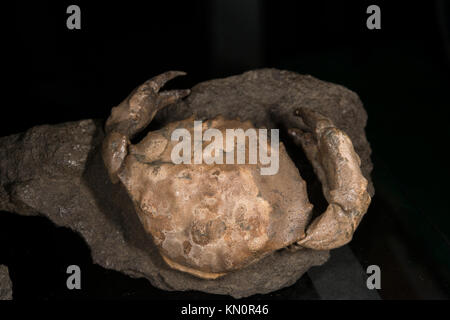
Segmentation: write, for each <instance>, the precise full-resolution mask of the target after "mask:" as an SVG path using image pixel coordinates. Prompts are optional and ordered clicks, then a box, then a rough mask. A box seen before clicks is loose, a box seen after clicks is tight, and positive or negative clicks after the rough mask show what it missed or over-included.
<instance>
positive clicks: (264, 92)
mask: <svg viewBox="0 0 450 320" xmlns="http://www.w3.org/2000/svg"><path fill="white" fill-rule="evenodd" d="M305 105H307V106H309V107H311V108H314V109H316V110H318V111H320V112H322V113H323V114H325V115H326V116H328V117H329V118H331V119H332V120H333V121H334V122H335V124H336V125H337V126H338V127H339V128H341V129H343V130H344V131H345V132H346V133H347V134H348V135H349V136H350V138H351V139H352V141H353V143H354V146H355V150H356V152H357V153H358V154H359V156H360V158H361V161H362V170H363V173H364V175H365V176H366V178H368V180H369V182H370V181H371V180H370V172H371V170H372V165H371V162H370V152H371V150H370V146H369V144H368V142H367V140H366V137H365V133H364V127H365V125H366V120H367V115H366V113H365V111H364V109H363V107H362V103H361V101H360V100H359V98H358V96H357V95H356V94H355V93H353V92H351V91H349V90H348V89H345V88H344V87H342V86H338V85H335V84H331V83H327V82H323V81H320V80H317V79H315V78H313V77H311V76H304V75H299V74H296V73H293V72H287V71H280V70H274V69H263V70H255V71H250V72H246V73H244V74H242V75H238V76H233V77H229V78H225V79H216V80H211V81H207V82H203V83H200V84H198V85H196V86H195V87H194V88H192V93H191V95H190V96H189V97H188V98H187V99H185V100H184V101H180V102H179V103H177V104H174V105H172V106H170V107H168V108H167V109H165V110H163V111H161V112H160V113H159V114H158V115H157V118H156V120H157V121H158V122H160V123H162V124H163V123H167V122H169V121H173V120H181V119H184V118H187V117H189V116H191V115H192V114H196V115H197V117H198V118H201V119H207V118H211V117H214V116H216V115H218V114H221V115H223V116H225V117H229V118H236V117H239V118H240V119H242V120H251V121H252V122H253V123H254V124H255V125H256V126H257V127H262V126H265V127H267V128H273V127H278V128H279V127H283V128H285V127H286V128H287V127H296V126H301V120H299V119H298V118H295V117H293V116H292V115H293V112H294V110H295V109H296V108H297V107H299V106H305ZM299 121H300V122H299ZM103 136H104V133H103V129H102V123H101V122H100V121H95V120H83V121H77V122H70V123H63V124H58V125H52V126H50V125H44V126H38V127H34V128H31V129H29V130H28V131H27V132H25V133H22V134H16V135H11V136H8V137H3V138H0V210H4V211H10V212H16V213H19V214H22V215H43V216H46V217H48V218H49V219H50V220H52V221H53V222H54V223H55V224H56V225H59V226H65V227H68V228H71V229H72V230H74V231H76V232H78V233H79V234H81V236H82V237H83V238H84V239H85V241H86V242H87V244H88V245H89V247H90V248H91V253H92V258H93V261H94V262H95V263H97V264H99V265H101V266H102V267H105V268H108V269H113V270H117V271H121V272H123V273H125V274H127V275H129V276H132V277H144V278H147V279H148V280H149V281H150V282H151V283H152V284H153V285H154V286H156V287H158V288H161V289H164V290H199V291H204V292H209V293H216V294H227V295H231V296H233V297H235V298H240V297H246V296H250V295H253V294H263V293H268V292H271V291H274V290H278V289H281V288H283V287H286V286H289V285H291V284H293V283H295V282H296V281H297V280H298V279H299V278H300V277H301V276H302V275H303V274H304V273H305V272H306V271H307V270H308V269H309V268H310V267H312V266H318V265H321V264H323V263H324V262H325V261H326V260H327V259H328V256H329V253H328V251H313V250H309V249H302V250H298V251H290V250H287V249H285V250H280V251H277V252H274V253H272V254H271V255H269V256H267V257H265V258H264V259H262V260H260V261H259V262H257V263H255V264H253V265H251V266H248V267H246V268H244V269H242V270H239V271H236V272H234V273H231V274H228V275H226V276H224V277H222V278H219V279H217V280H203V279H198V278H196V277H193V276H191V275H188V274H185V273H182V272H178V271H175V270H172V269H170V268H169V267H168V266H167V265H166V264H165V263H164V262H163V261H162V259H161V257H160V255H159V253H158V252H157V250H156V248H155V246H154V245H153V243H152V241H151V239H150V238H149V236H148V235H146V234H145V232H144V230H143V228H142V226H141V224H140V222H139V220H138V218H137V216H136V214H135V212H134V209H133V206H132V204H131V201H130V199H129V197H128V196H127V194H126V192H125V190H124V189H123V187H122V186H121V185H120V184H117V185H113V184H112V183H111V182H110V180H109V178H108V176H107V172H106V169H105V167H104V165H103V162H102V160H101V156H100V153H99V147H100V144H101V141H102V139H103ZM370 194H371V195H373V187H372V184H371V182H370Z"/></svg>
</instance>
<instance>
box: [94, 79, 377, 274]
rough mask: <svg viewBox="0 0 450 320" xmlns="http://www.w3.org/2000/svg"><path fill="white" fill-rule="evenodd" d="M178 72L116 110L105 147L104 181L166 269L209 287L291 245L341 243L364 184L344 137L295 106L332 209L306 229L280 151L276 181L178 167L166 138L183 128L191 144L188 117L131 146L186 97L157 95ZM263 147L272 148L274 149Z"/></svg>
mask: <svg viewBox="0 0 450 320" xmlns="http://www.w3.org/2000/svg"><path fill="white" fill-rule="evenodd" d="M183 74H184V73H182V72H177V71H170V72H167V73H164V74H161V75H159V76H156V77H154V78H152V79H150V80H149V81H147V82H146V83H144V84H143V85H141V86H140V87H138V88H137V89H136V90H135V91H133V92H132V93H131V95H130V96H129V97H128V98H127V99H126V100H124V101H123V102H122V103H121V104H120V105H119V106H117V107H115V108H113V111H112V113H111V116H110V117H109V118H108V121H107V123H106V128H105V129H106V130H105V131H106V133H107V136H106V138H105V140H104V142H103V147H102V148H103V150H102V154H103V158H104V161H105V165H106V168H107V169H108V172H109V174H110V177H111V180H112V181H113V182H117V181H118V180H120V181H121V183H122V184H123V185H124V186H125V188H126V189H127V191H128V194H129V195H130V197H131V199H132V200H133V202H134V205H135V208H136V211H137V214H138V216H139V218H140V220H141V222H142V224H143V226H144V228H145V229H146V230H147V232H148V233H150V234H151V235H152V237H153V239H154V242H155V244H156V245H157V246H158V247H159V249H160V252H161V254H162V257H163V258H164V260H165V261H166V263H167V264H169V265H170V266H171V267H173V268H175V269H178V270H180V271H184V272H188V273H191V274H193V275H196V276H198V277H201V278H205V279H214V278H217V277H219V276H222V275H224V274H226V273H228V272H230V271H233V270H237V269H241V268H243V267H245V266H247V265H249V264H251V263H252V262H255V261H257V260H260V259H261V258H262V257H264V256H265V255H267V254H269V253H271V252H273V251H275V250H277V249H281V248H284V247H287V246H290V245H293V244H294V245H295V246H297V247H305V248H310V249H315V250H329V249H333V248H337V247H340V246H342V245H344V244H346V243H348V242H349V241H350V240H351V239H352V236H353V233H354V232H355V230H356V228H357V226H358V224H359V222H360V221H361V218H362V216H363V215H364V214H365V213H366V211H367V208H368V206H369V204H370V200H371V199H370V195H369V193H368V191H367V188H368V181H367V180H366V178H364V176H363V174H362V172H361V170H360V165H361V161H360V158H359V156H358V155H357V154H356V152H355V150H354V148H353V144H352V141H351V140H350V138H349V137H348V135H347V134H345V133H344V132H343V131H342V130H340V129H338V128H336V127H335V125H334V124H333V123H332V121H331V120H330V119H329V118H327V117H325V116H324V115H322V114H320V113H318V112H315V111H313V110H310V109H308V108H304V107H302V108H299V109H298V110H296V113H295V115H292V116H296V117H300V118H301V119H302V127H301V128H290V129H289V130H288V133H289V134H290V136H291V137H292V138H293V140H294V142H295V143H296V144H297V146H298V147H302V148H303V150H304V152H305V154H306V155H307V157H308V159H309V160H310V161H311V163H312V165H313V167H314V170H315V172H316V174H317V176H318V178H319V180H320V181H321V183H322V188H323V193H324V195H325V198H326V199H327V201H328V203H329V206H328V208H327V209H326V211H325V212H324V213H323V214H321V215H320V216H319V217H317V218H316V219H314V220H313V221H312V223H311V224H310V225H309V226H308V223H309V222H310V221H309V220H310V218H311V212H312V205H311V204H310V203H309V201H308V197H307V190H306V187H307V186H306V183H305V181H304V180H303V179H302V178H301V176H300V173H299V171H298V169H297V168H296V167H295V165H294V163H293V162H292V161H291V159H290V158H289V156H288V154H287V153H286V151H285V148H284V146H283V144H282V143H280V148H279V170H278V172H277V173H276V174H274V175H261V173H260V169H261V166H262V165H261V163H260V162H259V163H257V164H249V162H246V163H247V164H236V163H235V164H201V163H200V164H198V163H194V160H193V158H194V156H193V155H191V162H192V164H176V163H175V162H174V161H173V159H172V157H171V155H172V149H173V148H174V146H175V145H176V144H177V143H178V141H172V139H171V135H172V133H173V131H174V130H175V129H179V128H183V129H187V130H188V131H189V132H190V134H191V136H195V133H194V118H192V117H191V118H188V119H185V120H182V121H176V122H172V123H168V124H166V126H165V127H163V128H162V129H160V130H157V131H153V132H150V133H148V135H147V136H146V137H145V138H144V139H143V140H142V141H141V142H140V143H138V144H137V145H132V144H131V143H130V139H131V138H132V137H134V136H135V135H136V133H137V132H139V131H141V130H142V129H143V128H145V127H146V126H147V125H148V124H149V123H150V122H151V120H152V119H153V118H154V117H155V115H156V113H157V112H158V111H159V110H161V109H163V108H164V107H165V106H167V105H169V104H172V103H174V102H176V101H177V100H179V99H181V98H183V97H185V96H187V95H188V94H189V91H188V90H172V91H164V92H161V93H159V90H160V88H161V87H162V86H163V85H164V83H165V82H167V81H168V80H170V79H172V78H174V77H176V76H178V75H183ZM210 128H214V129H218V130H219V131H221V132H222V136H223V137H224V139H225V137H226V129H243V130H244V131H245V130H247V129H249V128H253V126H252V124H251V123H250V122H248V121H247V122H241V121H240V120H236V119H234V120H233V119H231V120H230V119H225V118H223V117H216V118H214V119H208V121H206V122H205V123H204V124H203V127H202V130H203V131H204V130H207V129H210ZM223 145H226V141H224V142H223ZM245 146H246V148H247V149H246V154H248V146H249V145H248V144H246V145H245ZM204 147H206V146H204ZM259 147H261V146H259ZM266 148H267V149H268V150H271V145H270V144H267V146H266ZM192 149H193V148H192ZM227 151H228V150H227ZM269 152H272V151H269ZM305 230H306V231H305Z"/></svg>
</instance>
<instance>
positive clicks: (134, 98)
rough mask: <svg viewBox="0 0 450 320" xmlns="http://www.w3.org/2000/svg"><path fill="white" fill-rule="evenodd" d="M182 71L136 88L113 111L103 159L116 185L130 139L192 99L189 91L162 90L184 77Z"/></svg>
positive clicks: (166, 74)
mask: <svg viewBox="0 0 450 320" xmlns="http://www.w3.org/2000/svg"><path fill="white" fill-rule="evenodd" d="M185 74H186V73H185V72H182V71H168V72H165V73H163V74H160V75H157V76H156V77H153V78H151V79H150V80H147V81H146V82H145V83H144V84H142V85H141V86H139V87H137V88H136V89H135V90H134V91H133V92H132V93H131V94H130V95H129V96H128V97H127V98H126V99H125V100H124V101H122V103H120V104H119V105H118V106H117V107H114V108H113V109H112V111H111V115H110V116H109V118H108V120H107V121H106V125H105V132H106V137H105V140H104V142H103V145H102V155H103V160H104V162H105V165H106V168H107V170H108V173H109V176H110V178H111V181H112V182H113V183H116V182H117V181H118V178H117V173H118V172H119V171H120V168H121V166H122V163H123V161H124V159H125V157H126V155H127V153H128V145H129V144H130V139H131V138H133V137H134V136H135V135H136V134H137V133H138V132H140V131H141V130H143V129H144V128H145V127H147V126H148V125H149V124H150V122H151V121H152V120H153V118H154V117H155V115H156V113H157V112H158V111H159V110H161V109H162V108H164V107H165V106H167V105H170V104H172V103H174V102H176V101H177V100H179V99H181V98H184V97H186V96H187V95H189V93H190V90H169V91H163V92H161V93H159V90H160V89H161V88H162V87H163V86H164V84H166V82H168V81H169V80H171V79H173V78H175V77H178V76H182V75H185Z"/></svg>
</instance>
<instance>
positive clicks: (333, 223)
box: [289, 108, 371, 250]
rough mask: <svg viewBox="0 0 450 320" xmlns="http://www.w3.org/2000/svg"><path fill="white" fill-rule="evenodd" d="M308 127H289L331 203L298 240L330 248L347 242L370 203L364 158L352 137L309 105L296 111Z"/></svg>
mask: <svg viewBox="0 0 450 320" xmlns="http://www.w3.org/2000/svg"><path fill="white" fill-rule="evenodd" d="M296 115H297V116H299V117H301V118H302V120H303V122H304V123H305V125H306V128H307V131H309V132H305V131H303V130H300V129H290V130H289V134H290V135H291V136H292V137H293V139H294V141H295V142H296V143H297V144H298V145H301V146H302V147H303V149H304V151H305V153H306V156H307V157H308V159H309V161H311V163H312V165H313V167H314V171H315V172H316V174H317V176H318V178H319V180H320V181H321V183H322V189H323V193H324V196H325V198H326V200H327V201H328V203H329V205H328V208H327V209H326V211H325V212H324V213H322V214H321V215H320V216H319V217H317V218H316V219H314V221H313V222H312V223H311V224H310V226H309V227H308V229H307V230H306V236H305V237H304V238H303V239H301V240H300V241H298V244H299V245H300V246H303V247H307V248H311V249H316V250H329V249H333V248H337V247H340V246H343V245H345V244H346V243H348V242H349V241H350V240H351V239H352V236H353V233H354V232H355V230H356V228H357V227H358V224H359V222H360V221H361V219H362V217H363V215H364V214H365V213H366V211H367V208H368V206H369V204H370V201H371V199H370V196H369V194H368V192H367V180H366V179H365V178H364V176H363V175H362V173H361V170H360V165H361V161H360V159H359V157H358V155H357V154H356V152H355V150H354V148H353V144H352V142H351V140H350V138H349V137H348V136H347V135H346V134H345V133H344V132H343V131H341V130H339V129H338V128H336V127H335V126H334V124H333V123H332V121H331V120H330V119H328V118H326V117H324V116H323V115H322V114H320V113H318V112H315V111H313V110H310V109H307V108H301V109H299V110H297V111H296Z"/></svg>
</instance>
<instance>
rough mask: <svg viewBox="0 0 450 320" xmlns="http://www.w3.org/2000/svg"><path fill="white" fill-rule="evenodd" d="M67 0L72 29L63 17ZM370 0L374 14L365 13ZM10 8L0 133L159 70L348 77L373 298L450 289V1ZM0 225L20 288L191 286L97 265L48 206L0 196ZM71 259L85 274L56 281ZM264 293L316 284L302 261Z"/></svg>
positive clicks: (2, 258)
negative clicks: (360, 114) (289, 281)
mask: <svg viewBox="0 0 450 320" xmlns="http://www.w3.org/2000/svg"><path fill="white" fill-rule="evenodd" d="M70 4H77V5H79V6H80V8H81V30H68V29H67V28H66V19H67V17H68V15H67V14H66V8H67V6H68V5H70ZM370 4H377V5H379V6H380V8H381V26H382V28H381V30H368V29H367V28H366V19H367V17H368V14H366V8H367V6H368V5H370ZM8 14H9V13H8ZM10 14H11V15H12V16H13V18H14V24H13V25H11V26H10V32H9V36H10V37H8V39H7V41H8V42H7V43H5V44H4V46H3V49H2V51H3V52H4V53H6V54H7V56H8V59H7V60H5V61H6V64H7V65H8V66H9V67H12V68H11V69H12V72H7V73H4V77H5V78H6V80H7V82H8V83H9V84H10V85H11V88H9V87H8V89H7V92H6V99H4V100H3V103H2V105H1V109H2V113H1V116H0V136H4V135H9V134H13V133H18V132H22V131H24V130H26V129H28V128H30V127H32V126H36V125H40V124H54V123H60V122H65V121H74V120H80V119H85V118H106V117H107V116H108V115H109V112H110V109H111V107H112V106H114V105H116V104H118V103H119V102H120V101H121V100H122V99H123V98H124V97H126V96H127V95H128V93H129V92H130V91H131V90H132V89H133V88H134V87H136V86H137V85H139V84H141V83H142V82H144V81H145V80H146V79H148V78H149V77H151V76H153V75H156V74H159V73H162V72H164V71H167V70H184V71H186V72H188V76H187V77H184V78H180V79H177V80H174V81H173V82H172V83H170V84H169V85H168V87H169V88H173V87H179V88H185V87H186V88H188V87H191V86H193V85H195V84H196V83H198V82H200V81H204V80H209V79H212V78H217V77H222V76H228V75H233V74H236V73H241V72H244V71H247V70H249V69H254V68H259V67H275V68H280V69H287V70H292V71H296V72H299V73H302V74H311V75H313V76H315V77H317V78H319V79H322V80H325V81H330V82H335V83H338V84H341V85H344V86H345V87H347V88H349V89H351V90H353V91H355V92H356V93H358V95H359V96H360V98H361V100H362V102H363V103H364V106H365V108H366V110H367V112H368V115H369V121H368V126H367V130H366V132H367V137H368V140H369V141H370V143H371V147H372V149H373V153H372V161H373V162H374V171H373V175H372V176H373V181H374V184H375V190H376V195H375V197H374V199H373V202H372V205H371V207H370V208H369V212H368V213H367V215H366V217H365V218H364V219H363V222H362V223H361V225H360V227H359V229H358V231H357V232H356V234H355V238H354V240H353V242H352V243H351V245H350V247H351V249H352V251H353V253H354V254H355V256H356V257H357V258H358V260H359V262H360V264H361V265H362V266H363V267H366V266H368V265H371V264H377V265H379V266H380V268H381V271H382V289H381V290H379V294H380V296H381V297H382V298H383V299H435V298H436V299H440V298H447V299H448V298H449V297H450V242H449V237H450V215H449V214H450V210H449V205H448V203H447V201H448V199H449V196H448V191H449V190H448V189H449V188H448V187H447V186H448V183H449V181H450V172H449V168H448V166H449V161H448V155H447V154H448V153H447V148H448V145H449V143H448V141H449V138H450V130H449V127H448V121H449V120H448V119H449V118H448V116H447V115H448V107H450V98H449V89H450V40H449V34H450V25H449V24H450V20H449V18H450V3H448V2H447V1H444V0H442V1H415V2H408V1H395V2H394V1H389V2H388V1H371V2H367V1H354V2H351V1H327V2H324V1H268V0H267V1H258V0H241V1H239V0H211V1H159V2H158V1H146V2H145V4H143V3H141V4H139V3H135V4H133V3H131V2H130V1H126V2H123V1H121V2H118V3H117V4H112V3H111V2H104V3H96V4H93V3H92V1H91V2H88V1H75V0H74V1H70V2H68V1H58V2H56V1H55V3H46V2H45V1H39V2H37V1H34V2H31V1H30V2H23V1H21V2H20V4H18V5H17V6H16V8H15V11H13V12H10ZM0 238H1V241H0V243H2V244H3V245H4V244H7V245H4V246H3V247H0V264H6V265H7V266H8V267H9V269H10V274H11V278H12V280H13V285H14V298H16V299H20V298H40V299H61V298H94V297H106V298H119V297H123V298H152V297H154V298H165V297H172V298H180V297H186V295H185V294H183V293H167V292H163V291H160V290H157V289H155V288H152V287H151V285H150V284H149V282H148V281H146V280H143V279H131V278H129V277H127V276H124V275H122V274H120V273H118V272H114V271H110V270H106V269H103V268H101V267H99V266H96V265H93V264H92V260H91V258H90V252H89V248H88V247H87V246H86V244H85V243H84V241H83V240H82V239H81V237H80V236H78V235H77V234H75V233H73V232H71V231H70V230H68V229H65V228H58V227H56V226H54V225H53V224H52V223H51V222H49V221H48V220H46V219H44V218H40V217H20V216H17V215H13V214H11V213H3V212H2V213H1V214H0ZM70 264H78V265H80V266H81V268H82V270H83V275H84V276H83V283H82V286H83V288H84V290H81V291H76V290H74V291H68V290H67V289H66V287H65V279H66V277H67V275H66V273H65V271H66V267H67V265H70ZM189 297H191V298H192V297H198V298H214V296H210V295H206V294H201V293H193V294H191V295H189ZM266 297H267V298H274V299H285V298H299V297H303V298H312V299H315V298H317V295H315V294H314V291H313V289H312V285H311V283H310V279H308V277H307V276H305V277H303V278H302V279H301V280H300V281H299V282H298V283H297V284H296V285H294V286H292V287H290V288H287V289H283V290H281V291H280V292H276V293H273V294H271V295H268V296H266Z"/></svg>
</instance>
